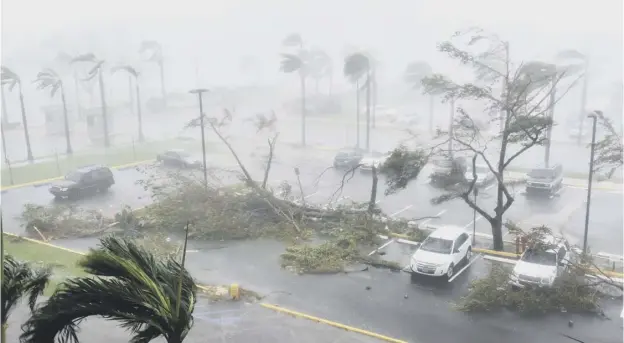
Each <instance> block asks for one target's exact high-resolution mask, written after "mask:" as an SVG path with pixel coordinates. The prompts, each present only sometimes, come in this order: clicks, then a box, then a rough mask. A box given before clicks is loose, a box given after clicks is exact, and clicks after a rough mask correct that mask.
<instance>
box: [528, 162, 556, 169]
mask: <svg viewBox="0 0 624 343" xmlns="http://www.w3.org/2000/svg"><path fill="white" fill-rule="evenodd" d="M560 165H561V164H560V163H555V164H552V165H550V166H548V167H546V166H545V165H541V166H538V167H535V168H533V169H531V170H553V169H555V168H557V167H559V166H560Z"/></svg>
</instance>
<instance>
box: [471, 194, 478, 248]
mask: <svg viewBox="0 0 624 343" xmlns="http://www.w3.org/2000/svg"><path fill="white" fill-rule="evenodd" d="M472 192H473V194H474V202H475V205H476V204H477V195H479V189H478V188H477V187H476V185H475V188H474V189H473V190H472ZM476 234H477V210H476V209H474V208H473V209H472V245H473V246H474V245H475V235H476Z"/></svg>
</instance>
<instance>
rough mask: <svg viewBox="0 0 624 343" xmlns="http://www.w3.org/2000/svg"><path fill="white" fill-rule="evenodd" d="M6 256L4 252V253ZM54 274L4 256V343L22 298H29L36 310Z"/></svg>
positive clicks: (33, 308) (48, 270)
mask: <svg viewBox="0 0 624 343" xmlns="http://www.w3.org/2000/svg"><path fill="white" fill-rule="evenodd" d="M2 253H3V254H4V251H3V252H2ZM51 275H52V272H51V270H50V269H49V268H40V269H37V268H33V267H32V266H31V265H30V264H28V263H24V262H20V261H18V260H16V259H15V258H14V257H13V256H11V255H6V256H5V255H3V256H2V342H3V343H4V342H6V329H7V327H8V325H9V324H8V320H9V315H10V314H11V311H12V310H13V309H14V308H15V306H17V304H18V302H19V301H20V299H22V298H25V297H26V298H28V307H30V310H31V311H34V310H35V304H36V303H37V298H38V297H39V296H40V295H41V294H43V291H44V290H45V288H46V286H47V285H48V282H49V281H50V277H51Z"/></svg>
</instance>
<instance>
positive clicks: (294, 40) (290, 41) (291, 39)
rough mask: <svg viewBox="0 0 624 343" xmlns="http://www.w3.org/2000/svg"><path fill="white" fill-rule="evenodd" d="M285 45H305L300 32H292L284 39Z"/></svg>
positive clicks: (283, 43)
mask: <svg viewBox="0 0 624 343" xmlns="http://www.w3.org/2000/svg"><path fill="white" fill-rule="evenodd" d="M282 45H283V46H301V45H303V40H302V39H301V35H300V34H298V33H292V34H290V35H288V36H286V38H284V40H283V41H282Z"/></svg>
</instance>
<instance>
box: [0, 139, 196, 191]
mask: <svg viewBox="0 0 624 343" xmlns="http://www.w3.org/2000/svg"><path fill="white" fill-rule="evenodd" d="M199 148H200V147H199V146H198V145H197V144H196V143H195V142H194V141H185V140H178V139H171V140H166V141H157V142H147V143H142V144H136V145H134V147H133V146H124V147H111V148H108V149H101V150H96V151H91V152H88V153H75V154H74V155H72V156H67V157H65V156H63V157H62V158H59V159H58V160H57V159H56V158H55V157H52V158H51V159H50V160H48V161H44V162H40V163H33V164H26V165H19V166H14V167H12V168H11V171H9V168H8V166H6V165H3V168H2V186H3V187H6V186H11V185H18V184H22V183H27V182H34V181H38V180H45V179H51V178H56V177H60V176H63V175H65V174H67V173H68V172H69V171H71V170H74V169H76V168H78V167H81V166H85V165H89V164H104V165H108V166H115V165H122V164H127V163H133V162H138V161H145V160H150V159H154V158H156V154H158V153H160V152H163V151H165V150H167V149H186V150H198V149H199ZM11 174H12V175H11Z"/></svg>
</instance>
